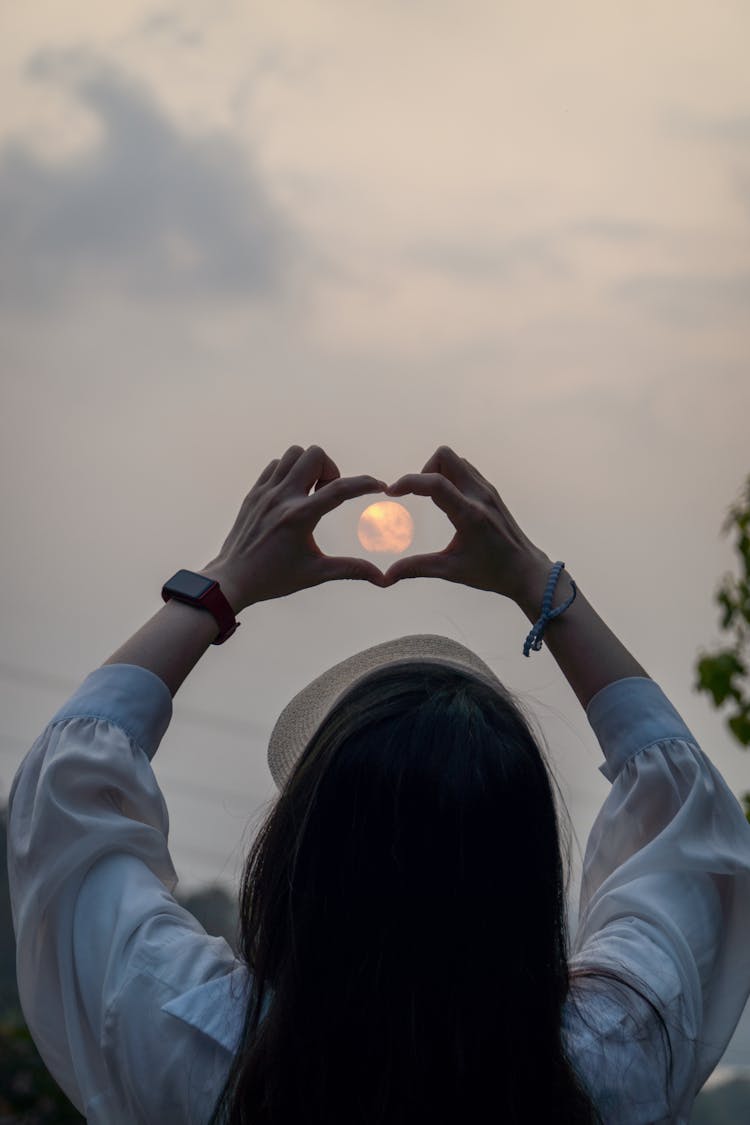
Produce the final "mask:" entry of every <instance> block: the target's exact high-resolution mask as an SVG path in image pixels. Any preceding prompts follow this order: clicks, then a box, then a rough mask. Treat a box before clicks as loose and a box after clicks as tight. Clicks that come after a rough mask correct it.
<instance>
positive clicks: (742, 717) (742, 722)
mask: <svg viewBox="0 0 750 1125" xmlns="http://www.w3.org/2000/svg"><path fill="white" fill-rule="evenodd" d="M727 726H728V727H729V729H730V731H731V732H732V734H733V735H734V737H735V738H736V739H737V741H738V742H741V743H742V745H743V746H748V745H750V710H749V709H748V708H747V707H745V709H744V710H743V711H741V712H740V713H739V715H733V716H732V718H731V719H727Z"/></svg>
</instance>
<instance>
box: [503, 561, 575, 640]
mask: <svg viewBox="0 0 750 1125" xmlns="http://www.w3.org/2000/svg"><path fill="white" fill-rule="evenodd" d="M554 565H555V564H554V563H553V562H552V560H551V559H550V557H549V555H547V554H545V552H544V551H541V550H537V551H534V553H533V554H532V555H531V556H530V557H529V559H528V561H527V563H526V565H525V566H524V568H523V579H522V582H521V585H520V588H519V592H518V594H517V596H516V597H515V599H514V601H515V603H516V605H517V606H518V608H519V609H520V610H521V611H522V612H523V613H525V615H526V616H527V617H528V619H529V621H530V622H531V623H532V625H535V624H536V622H537V621H538V620H539V618H540V617H541V615H542V602H543V601H544V594H545V591H546V589H547V583H548V582H549V577H550V574H551V572H552V567H553V566H554ZM569 587H570V579H569V578H568V575H567V573H566V571H565V570H563V571H561V573H560V577H559V579H558V583H557V586H556V588H555V598H554V602H555V603H556V604H557V603H560V602H561V595H562V592H563V591H564V590H568V593H567V594H565V598H562V601H564V600H565V599H566V598H567V597H569V596H570V594H571V593H572V592H573V591H572V587H571V588H570V589H569ZM558 595H560V596H558Z"/></svg>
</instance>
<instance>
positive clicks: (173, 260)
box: [0, 0, 750, 1063]
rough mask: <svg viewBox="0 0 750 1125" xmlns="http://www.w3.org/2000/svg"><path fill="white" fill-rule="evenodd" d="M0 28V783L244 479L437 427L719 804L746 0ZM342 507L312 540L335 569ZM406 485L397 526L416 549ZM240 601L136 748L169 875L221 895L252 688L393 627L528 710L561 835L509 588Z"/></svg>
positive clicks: (746, 464) (574, 736) (425, 587)
mask: <svg viewBox="0 0 750 1125" xmlns="http://www.w3.org/2000/svg"><path fill="white" fill-rule="evenodd" d="M0 13H1V15H0V24H1V33H0V231H1V232H2V235H1V238H2V243H1V244H2V254H1V256H0V347H1V348H2V368H1V370H2V410H0V457H1V458H2V461H1V462H0V466H1V469H2V471H1V473H0V489H1V490H2V492H1V495H2V520H3V532H4V534H3V551H2V562H1V563H0V566H1V567H2V579H3V585H2V589H3V625H4V627H3V630H2V637H1V639H0V700H1V701H2V722H1V723H0V732H1V738H0V796H2V797H5V796H6V795H7V791H8V789H9V787H10V782H11V780H12V777H13V774H14V772H15V769H16V767H17V765H18V762H19V761H20V759H21V757H22V755H23V753H24V752H25V750H26V749H28V747H29V746H30V745H31V743H32V742H33V741H34V739H35V738H36V737H37V735H38V734H39V733H40V732H41V731H42V730H43V728H44V726H45V725H46V723H47V721H48V720H49V718H51V716H52V715H53V714H54V712H55V711H56V710H57V708H58V707H59V706H60V705H61V704H62V703H63V702H64V701H65V700H66V699H67V698H68V697H69V695H71V694H72V692H73V691H74V690H75V689H76V687H77V686H78V685H79V683H80V682H81V681H82V680H83V679H84V678H85V676H86V675H87V674H88V673H89V672H90V671H92V670H93V669H95V668H96V667H98V666H99V665H100V664H101V663H103V661H105V660H106V659H107V658H108V657H109V656H110V655H111V653H112V652H114V651H115V649H117V648H118V647H119V646H120V644H121V643H122V642H123V641H124V640H125V639H127V637H129V636H130V635H131V634H132V633H133V632H135V631H136V630H137V629H138V628H139V627H140V625H141V624H142V623H143V622H144V621H145V620H147V619H148V618H149V617H151V616H152V615H153V613H155V612H156V611H157V610H158V608H159V607H160V605H161V604H162V603H161V598H160V590H161V586H162V584H163V582H164V581H165V580H166V579H167V578H169V577H170V576H171V575H172V574H173V573H174V572H175V571H176V570H178V569H180V568H181V567H186V568H188V569H198V568H200V567H202V566H204V565H205V564H206V563H207V562H208V561H209V560H210V559H212V558H213V557H214V556H215V554H216V553H217V551H218V549H219V547H220V545H221V543H222V542H223V540H224V538H225V537H226V534H227V532H228V531H229V528H230V527H231V525H232V523H233V522H234V518H235V516H236V514H237V511H238V510H239V506H240V504H241V502H242V500H243V498H244V495H245V494H246V492H247V490H248V489H249V488H250V486H251V485H252V483H253V481H254V480H255V479H256V477H257V476H258V474H259V472H260V471H261V469H262V468H263V467H264V466H265V465H266V464H267V462H268V461H269V460H271V459H272V458H274V457H279V456H280V455H281V454H282V452H283V451H284V450H285V449H286V448H287V447H288V446H289V445H292V444H300V445H303V446H307V445H310V444H313V443H315V444H320V445H322V446H323V447H324V449H325V450H326V451H327V452H328V453H329V454H330V455H331V456H332V457H333V459H334V460H335V461H336V462H337V464H338V465H339V468H340V470H341V472H342V474H343V475H350V474H358V473H372V474H373V475H375V476H378V477H383V478H385V479H386V480H394V479H395V478H396V477H398V476H400V475H401V474H402V473H405V472H414V471H419V470H420V469H421V468H422V465H423V464H424V462H425V461H426V460H427V458H428V457H429V456H430V455H431V454H432V452H433V451H434V450H435V448H436V447H437V446H438V445H439V444H442V443H447V444H449V445H451V446H452V447H453V448H454V449H455V450H456V451H457V452H458V453H459V454H461V455H462V456H465V457H467V458H468V459H469V460H471V461H472V462H473V463H474V464H476V465H477V466H478V467H479V469H480V470H481V471H482V472H483V473H484V475H485V476H486V477H487V478H488V479H489V480H490V481H492V483H494V484H495V486H496V487H497V488H498V490H499V491H500V493H501V494H502V496H503V498H504V500H505V501H506V503H507V504H508V507H509V508H510V510H511V511H512V512H513V514H514V516H515V517H516V519H517V520H518V522H519V523H520V524H521V526H522V527H523V528H524V530H525V531H526V533H527V534H528V535H529V537H530V538H531V539H532V540H533V541H534V542H535V543H537V544H538V545H539V546H540V547H542V548H543V549H544V550H545V551H546V552H547V554H548V555H549V556H550V557H551V558H552V559H553V560H558V559H560V560H563V561H564V562H565V563H566V566H567V569H568V571H569V572H570V573H571V575H572V576H573V577H574V578H575V579H576V581H577V582H578V584H579V585H580V587H581V589H582V590H583V591H584V592H585V594H586V596H587V598H588V599H589V601H591V603H592V604H593V605H594V606H595V608H596V609H597V611H598V612H599V613H600V614H601V615H602V616H603V617H604V618H605V619H606V620H607V622H608V623H609V624H610V626H611V627H612V628H613V629H614V630H615V632H616V633H617V634H618V635H619V636H620V637H621V639H622V640H623V642H624V643H625V644H626V645H627V646H628V647H629V648H630V650H631V651H632V652H633V654H634V655H635V656H636V657H637V659H638V660H639V661H640V662H641V664H642V665H643V666H644V667H645V668H646V670H647V671H648V672H649V674H650V675H651V676H652V677H653V678H654V679H655V680H656V681H657V682H658V683H659V684H660V685H661V686H662V688H663V689H664V691H665V692H666V693H667V695H668V696H669V698H670V699H671V700H672V702H673V703H674V705H675V706H676V707H677V709H678V711H680V713H681V715H682V716H683V718H684V719H685V721H686V722H687V724H688V726H689V727H690V728H691V730H692V731H693V733H694V734H695V735H696V737H697V738H698V740H699V742H700V744H701V746H702V747H703V749H704V750H705V751H706V752H707V753H708V754H709V755H710V756H711V758H712V759H713V760H714V761H715V762H716V764H717V765H718V766H719V768H720V769H721V770H722V772H723V773H724V776H725V777H726V779H727V781H728V783H729V785H730V787H731V788H732V789H733V791H734V792H735V793H738V794H739V793H741V792H742V791H743V790H744V789H745V788H750V756H749V755H747V754H744V755H743V753H741V751H740V750H739V747H738V745H737V743H736V742H734V741H733V739H732V738H731V736H730V735H729V734H728V733H727V731H726V729H725V726H724V719H723V717H722V715H721V714H720V713H718V712H716V711H715V710H714V709H713V707H712V705H711V703H710V700H709V699H708V697H707V696H705V695H702V694H698V693H696V692H694V691H693V684H694V681H695V672H694V668H695V663H696V661H697V659H698V655H699V651H700V650H701V649H703V648H705V649H710V648H712V647H716V645H717V644H718V643H719V641H720V640H722V639H723V638H722V634H721V633H720V631H719V628H718V620H719V611H718V609H717V607H716V606H715V604H714V601H713V595H714V591H715V589H716V587H717V585H718V582H719V580H720V579H721V577H722V575H723V574H724V573H725V572H727V571H730V570H734V571H735V572H737V571H738V563H737V560H738V556H737V554H736V551H735V550H734V548H733V546H732V543H731V541H730V540H729V539H727V538H723V537H722V535H721V524H722V522H723V519H724V515H725V512H726V510H727V508H728V507H729V505H730V504H731V503H732V502H733V501H734V500H735V499H736V498H737V497H738V495H739V492H740V488H741V486H742V483H743V480H744V479H745V477H746V476H747V474H748V473H749V472H750V443H749V442H748V407H750V381H749V380H748V359H749V358H750V328H749V327H748V325H749V323H750V318H749V317H748V307H749V306H750V256H749V251H750V70H749V69H748V66H747V43H748V42H749V41H750V9H748V6H747V4H745V3H743V2H736V3H732V2H726V3H721V4H713V3H708V2H702V3H695V2H690V0H687V2H686V0H680V2H679V3H677V2H676V0H665V2H663V3H661V4H658V5H653V4H646V3H641V2H636V3H631V4H627V5H622V4H614V3H602V2H601V0H596V2H594V0H586V2H580V0H579V2H571V3H567V4H564V5H561V4H555V3H552V2H548V3H540V2H538V0H522V2H511V3H503V4H497V3H495V2H483V0H470V2H469V3H466V2H459V0H451V2H442V0H430V2H429V3H428V2H427V0H411V2H408V3H407V2H404V0H400V2H396V0H381V2H379V3H377V4H375V3H363V2H361V0H337V2H333V0H327V2H321V0H317V2H316V0H304V2H303V0H300V2H292V0H274V2H273V3H264V4H257V3H247V2H246V3H242V4H241V3H238V2H231V3H230V2H224V0H211V2H210V3H208V2H204V3H182V4H180V5H175V6H159V5H153V4H150V3H135V2H124V0H111V2H109V3H107V4H106V5H91V4H86V3H83V2H80V0H75V2H73V0H68V2H66V3H65V4H58V5H47V4H44V5H42V4H39V3H36V4H35V3H30V4H27V5H22V6H20V7H19V6H16V5H11V4H10V3H8V2H7V0H6V2H4V3H0ZM366 503H367V501H366V500H365V501H355V502H351V503H350V504H349V505H347V506H346V507H344V508H341V509H340V510H339V511H338V512H337V513H335V515H332V516H330V517H327V518H326V520H324V521H323V522H322V523H321V525H320V534H319V536H318V541H319V543H320V545H321V547H322V548H323V549H324V550H327V551H329V552H331V553H344V554H352V553H357V551H358V546H357V543H356V538H355V532H356V523H357V518H358V516H359V513H360V512H361V511H362V510H363V508H364V507H365V506H366ZM405 503H406V505H407V507H408V508H409V510H410V512H411V514H412V516H413V518H414V521H415V525H416V529H417V534H416V539H415V543H414V550H415V551H422V550H429V549H439V548H440V547H442V546H444V545H445V543H447V541H448V540H449V539H450V537H451V535H452V528H451V527H450V525H449V524H448V522H447V520H446V519H445V517H444V516H443V515H442V514H441V513H440V512H437V511H436V510H435V509H434V508H432V507H431V504H430V502H429V501H427V500H425V499H420V498H406V501H405ZM376 561H377V558H376ZM242 621H243V628H242V629H241V630H240V631H239V632H238V633H237V634H236V635H235V636H234V637H233V638H232V639H231V641H230V642H228V643H227V644H226V645H224V646H221V647H215V648H212V649H210V650H209V652H208V653H207V655H206V656H205V657H204V659H203V660H202V662H201V663H200V664H199V665H198V667H197V668H196V670H195V671H194V672H193V673H192V675H191V676H190V677H189V679H188V680H187V681H186V682H185V684H184V685H183V687H182V688H181V689H180V692H179V693H178V695H177V697H176V698H175V714H174V718H173V721H172V725H171V726H170V728H169V731H168V732H167V734H166V736H165V738H164V740H163V742H162V745H161V748H160V750H159V752H158V755H157V757H156V759H155V763H154V764H155V769H156V773H157V776H158V777H159V779H160V781H161V783H162V786H163V789H164V792H165V795H166V798H167V803H168V806H169V810H170V817H171V834H170V841H171V848H172V854H173V858H174V861H175V864H176V867H177V870H178V873H179V874H180V876H181V885H182V888H183V889H184V890H188V889H191V888H192V887H194V886H195V885H197V884H199V883H203V882H206V881H208V880H220V881H224V882H225V883H226V884H227V885H228V886H234V885H235V884H236V879H237V876H238V873H239V870H240V866H241V863H242V858H243V855H244V852H245V848H246V846H247V844H248V842H249V840H250V839H251V836H252V828H253V825H254V824H255V825H257V816H256V814H259V812H260V811H261V810H262V809H263V808H264V807H265V802H267V801H268V800H269V799H270V798H271V797H272V796H273V795H274V793H275V789H274V786H273V782H272V780H271V777H270V773H269V771H268V767H267V764H266V757H265V751H266V744H267V739H268V736H269V734H270V731H271V728H272V727H273V724H274V722H275V720H276V717H277V716H278V714H279V712H280V710H281V709H282V707H283V706H284V704H285V703H286V702H287V701H288V700H289V699H290V698H291V696H292V695H293V694H294V693H295V692H296V691H298V690H300V689H301V688H302V687H303V686H304V685H305V684H306V683H307V682H308V681H309V680H311V679H313V678H314V677H315V676H316V675H318V674H319V673H320V672H321V671H322V670H324V669H325V668H327V667H328V666H330V665H331V664H333V663H336V662H337V661H339V660H341V659H342V658H344V657H345V656H348V655H350V654H351V653H353V652H355V651H357V650H358V649H361V648H364V647H368V646H370V645H373V644H377V643H378V642H380V641H382V640H386V639H390V638H392V637H395V636H399V635H402V634H405V633H416V632H429V633H443V634H446V635H448V636H451V637H454V638H456V639H458V640H460V641H462V642H463V643H464V644H467V645H468V646H469V647H470V648H473V649H475V650H476V651H477V652H478V653H479V654H480V655H481V656H482V657H483V658H484V659H485V660H486V661H487V662H488V663H489V664H490V665H491V666H492V667H493V668H494V669H495V671H496V672H497V674H498V675H499V676H500V678H501V679H502V680H503V681H504V682H505V683H506V684H507V685H508V687H510V688H512V689H513V690H515V691H517V692H518V693H519V695H520V696H521V697H522V698H523V700H524V701H525V702H526V703H528V704H529V705H530V706H531V708H532V710H533V711H534V713H535V715H536V716H537V719H538V724H539V726H540V728H541V730H542V731H543V733H544V736H545V738H546V740H547V743H548V745H549V748H550V752H551V754H552V758H553V761H554V763H555V766H556V768H557V770H558V775H559V777H560V779H561V782H562V785H563V790H564V792H565V795H566V799H567V801H568V806H569V808H570V811H571V815H572V816H573V820H574V824H575V829H576V833H577V836H578V839H579V843H580V848H581V849H583V847H584V845H585V840H586V836H587V833H588V831H589V829H590V827H591V824H592V822H593V820H594V817H595V815H596V812H597V811H598V808H599V806H600V804H601V802H602V801H603V800H604V798H605V796H606V793H607V791H608V788H609V786H608V783H607V782H606V781H605V780H604V778H603V777H602V776H601V775H600V774H599V773H598V771H597V768H596V767H597V766H598V765H599V764H600V762H601V760H602V759H601V752H600V750H599V747H598V744H597V742H596V739H595V737H594V735H593V732H592V731H591V728H590V727H589V725H588V723H587V720H586V716H585V713H584V712H583V711H582V709H581V708H580V706H579V704H578V702H577V700H576V698H575V696H574V695H573V692H572V691H571V689H570V688H569V687H568V685H567V683H566V681H565V680H564V678H563V676H562V673H560V672H559V670H558V669H557V666H556V664H555V662H554V660H553V658H552V657H551V655H550V654H549V652H548V651H547V649H546V646H545V648H543V650H542V651H541V652H539V653H533V654H532V656H531V658H530V659H528V660H527V659H524V657H523V656H522V648H523V641H524V639H525V636H526V634H527V632H528V629H529V627H530V626H529V623H528V622H527V620H526V618H525V617H524V616H523V615H522V614H521V612H520V611H519V610H518V609H517V608H516V607H515V606H514V605H513V604H511V603H509V602H508V601H506V600H504V599H502V598H500V597H497V596H494V595H491V594H489V593H485V592H480V591H477V590H471V589H467V588H463V587H459V586H457V585H454V584H452V583H440V582H438V581H436V580H431V579H419V580H414V581H410V582H404V583H402V584H399V585H397V586H395V587H393V588H391V589H388V590H379V589H377V588H375V587H374V586H371V585H369V584H366V583H355V582H349V583H345V582H336V583H329V584H327V585H324V586H319V587H316V588H315V589H313V590H308V591H304V592H300V593H297V594H294V595H292V596H290V597H288V598H285V599H281V600H277V601H273V602H268V603H265V604H263V605H260V606H256V607H253V608H252V609H250V610H247V611H245V613H244V614H243V616H242ZM579 868H580V855H576V857H575V870H574V880H573V886H574V888H575V885H576V882H577V870H578V869H579ZM745 1022H746V1023H747V1022H748V1021H747V1017H746V1019H745ZM743 1035H744V1038H743ZM732 1051H734V1054H732ZM727 1059H728V1060H729V1061H743V1062H746V1063H750V1029H746V1030H744V1031H741V1033H740V1034H739V1035H738V1036H737V1037H736V1040H735V1045H734V1046H733V1048H732V1049H731V1050H730V1053H729V1054H728V1055H727Z"/></svg>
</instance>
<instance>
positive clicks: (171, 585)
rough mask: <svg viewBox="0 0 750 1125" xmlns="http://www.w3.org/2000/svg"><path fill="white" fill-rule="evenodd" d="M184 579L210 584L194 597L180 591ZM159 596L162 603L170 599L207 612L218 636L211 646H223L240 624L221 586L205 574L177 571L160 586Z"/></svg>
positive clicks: (183, 590)
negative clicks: (195, 579) (211, 617)
mask: <svg viewBox="0 0 750 1125" xmlns="http://www.w3.org/2000/svg"><path fill="white" fill-rule="evenodd" d="M183 575H184V576H185V578H187V577H188V576H189V577H192V578H201V579H203V580H204V581H208V582H211V585H210V586H209V587H208V588H207V589H206V590H205V591H204V592H203V593H202V594H201V595H200V597H195V596H194V595H191V594H190V593H188V591H187V590H185V589H184V588H183V589H181V588H180V587H181V584H182V582H183V581H184V580H183V578H182V576H183ZM161 596H162V599H163V601H165V602H168V601H169V600H170V599H171V598H174V599H175V601H178V602H184V603H185V605H193V606H195V607H196V609H205V610H208V612H209V613H210V614H212V615H213V617H214V618H215V620H216V624H217V625H218V626H219V635H218V637H217V638H216V640H214V641H211V644H213V645H223V644H224V641H226V640H228V639H229V638H230V637H231V636H232V634H233V633H234V632H235V631H236V630H237V629H239V627H240V625H241V624H242V623H241V622H240V621H237V620H236V619H235V616H234V610H233V609H232V607H231V605H230V604H229V602H228V601H227V599H226V597H225V596H224V594H223V592H222V589H221V586H220V585H219V583H218V581H216V579H213V580H212V579H210V578H208V576H207V575H205V574H196V572H195V571H192V570H178V571H177V573H176V574H173V575H172V577H171V578H170V579H169V581H168V582H165V583H164V585H163V586H162V590H161Z"/></svg>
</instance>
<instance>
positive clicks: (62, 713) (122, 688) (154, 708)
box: [50, 664, 172, 761]
mask: <svg viewBox="0 0 750 1125" xmlns="http://www.w3.org/2000/svg"><path fill="white" fill-rule="evenodd" d="M73 718H87V719H108V720H109V721H110V722H112V723H114V724H115V726H118V727H120V728H121V729H122V730H124V731H125V733H126V734H127V735H128V737H129V738H131V739H132V740H133V742H135V743H136V745H137V746H140V748H141V749H142V750H143V751H144V752H145V753H146V756H147V757H148V759H149V761H151V759H152V758H153V756H154V754H155V753H156V751H157V749H158V748H159V743H160V742H161V740H162V738H163V737H164V735H165V734H166V732H167V728H168V727H169V724H170V722H171V720H172V695H171V693H170V691H169V688H168V687H167V685H166V684H165V683H164V681H163V680H162V679H160V678H159V676H157V675H155V673H153V672H149V671H148V669H147V668H141V667H140V666H139V665H137V664H103V665H102V667H101V668H97V669H95V671H93V672H91V673H90V674H89V675H88V676H87V677H86V679H85V680H84V681H83V683H82V684H81V686H80V687H79V688H78V690H77V691H76V692H75V693H74V694H73V695H72V696H71V697H70V699H69V700H68V701H67V703H64V704H63V706H62V707H61V708H60V710H59V711H58V712H57V713H56V714H55V715H54V716H53V718H52V719H51V720H50V723H57V722H59V721H60V720H61V719H73Z"/></svg>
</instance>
